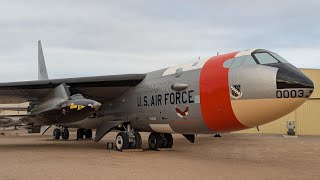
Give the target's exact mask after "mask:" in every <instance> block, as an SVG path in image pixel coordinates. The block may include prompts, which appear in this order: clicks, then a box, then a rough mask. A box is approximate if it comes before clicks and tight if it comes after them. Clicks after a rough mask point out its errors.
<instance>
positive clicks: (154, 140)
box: [148, 132, 163, 150]
mask: <svg viewBox="0 0 320 180" xmlns="http://www.w3.org/2000/svg"><path fill="white" fill-rule="evenodd" d="M162 143H163V140H162V138H161V136H160V134H159V133H154V132H152V133H151V134H150V135H149V139H148V144H149V149H151V150H157V149H158V148H161V147H162Z"/></svg>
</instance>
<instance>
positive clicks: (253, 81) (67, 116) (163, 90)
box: [0, 41, 314, 151]
mask: <svg viewBox="0 0 320 180" xmlns="http://www.w3.org/2000/svg"><path fill="white" fill-rule="evenodd" d="M38 45H39V47H38V61H39V62H38V65H39V67H38V68H39V72H38V75H39V80H35V81H23V82H10V83H0V103H1V104H6V103H11V104H12V103H21V102H29V107H28V108H27V109H28V113H27V115H25V116H24V117H23V118H22V119H21V121H22V122H24V123H25V124H27V125H28V127H29V131H30V132H37V133H39V132H41V133H43V132H45V131H46V130H47V129H48V128H49V127H50V126H52V125H55V126H57V128H56V129H54V131H53V136H54V138H55V139H59V138H60V137H62V138H63V139H68V138H69V131H68V128H70V127H73V128H78V132H77V134H78V137H79V138H81V137H83V136H85V137H88V138H91V136H92V129H96V134H95V139H94V141H95V142H98V141H99V140H100V139H101V138H102V137H104V135H106V134H107V133H108V132H110V131H112V130H116V131H119V133H118V134H117V136H116V140H115V148H116V149H117V150H119V151H122V150H124V149H136V148H141V144H142V140H141V136H140V134H139V132H150V135H149V139H148V144H149V148H150V149H152V150H157V149H159V148H171V147H172V145H173V138H172V133H178V134H182V135H183V136H184V137H186V138H187V139H188V140H189V141H190V142H192V143H193V142H195V137H196V134H215V133H226V132H233V131H239V130H243V129H248V128H252V127H258V126H260V125H263V124H266V123H269V122H271V121H274V120H276V119H278V118H280V117H282V116H285V115H287V114H289V113H290V112H292V111H294V110H295V109H297V108H298V107H299V106H301V105H302V104H303V103H304V102H305V101H306V100H307V99H308V98H309V97H310V96H311V94H312V92H313V89H314V85H313V82H312V81H311V80H310V79H309V78H308V77H307V76H306V75H304V74H303V73H302V72H301V71H300V70H298V69H297V68H296V67H294V66H293V65H291V64H290V63H288V62H287V61H286V60H285V59H284V58H282V57H281V56H279V55H278V54H276V53H274V52H271V51H268V50H264V49H250V50H244V51H237V52H232V53H228V54H223V55H217V56H214V57H211V58H209V59H205V60H198V61H195V62H192V63H188V64H183V65H176V66H173V67H169V68H164V69H160V70H157V71H153V72H150V73H146V74H124V75H109V76H95V77H79V78H66V79H49V78H48V74H47V69H46V66H45V61H44V57H43V52H42V47H41V43H40V41H39V43H38Z"/></svg>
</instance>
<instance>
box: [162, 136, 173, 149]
mask: <svg viewBox="0 0 320 180" xmlns="http://www.w3.org/2000/svg"><path fill="white" fill-rule="evenodd" d="M164 136H165V138H166V141H167V144H166V146H165V147H164V148H172V145H173V138H172V134H164Z"/></svg>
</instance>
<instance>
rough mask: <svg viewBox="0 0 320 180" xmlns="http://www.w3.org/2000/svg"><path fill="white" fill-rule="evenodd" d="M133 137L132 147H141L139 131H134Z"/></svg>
mask: <svg viewBox="0 0 320 180" xmlns="http://www.w3.org/2000/svg"><path fill="white" fill-rule="evenodd" d="M134 138H135V146H134V149H141V147H142V139H141V135H140V133H139V132H134Z"/></svg>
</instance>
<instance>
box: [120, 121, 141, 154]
mask: <svg viewBox="0 0 320 180" xmlns="http://www.w3.org/2000/svg"><path fill="white" fill-rule="evenodd" d="M125 130H126V131H121V132H119V133H118V134H117V137H116V140H115V146H116V150H118V151H122V150H124V149H141V145H142V140H141V135H140V134H139V133H138V132H135V131H134V130H133V128H132V127H131V125H130V124H128V125H127V127H126V128H125Z"/></svg>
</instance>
